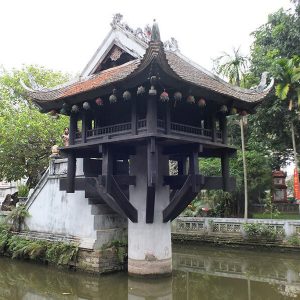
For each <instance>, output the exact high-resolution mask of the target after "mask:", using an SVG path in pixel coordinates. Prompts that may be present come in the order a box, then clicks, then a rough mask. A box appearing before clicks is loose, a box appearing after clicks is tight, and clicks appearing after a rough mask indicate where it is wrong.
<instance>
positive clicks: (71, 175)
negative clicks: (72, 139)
mask: <svg viewBox="0 0 300 300" xmlns="http://www.w3.org/2000/svg"><path fill="white" fill-rule="evenodd" d="M75 175H76V157H75V154H74V153H69V154H68V171H67V188H66V192H67V193H74V192H75Z"/></svg>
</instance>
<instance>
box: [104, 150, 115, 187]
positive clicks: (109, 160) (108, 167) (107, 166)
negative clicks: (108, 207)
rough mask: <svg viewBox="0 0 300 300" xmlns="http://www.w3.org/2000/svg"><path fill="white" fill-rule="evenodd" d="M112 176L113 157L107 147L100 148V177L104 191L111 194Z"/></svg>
mask: <svg viewBox="0 0 300 300" xmlns="http://www.w3.org/2000/svg"><path fill="white" fill-rule="evenodd" d="M112 175H113V155H112V152H111V151H110V149H109V147H108V146H107V145H103V148H102V176H103V178H104V180H105V184H104V191H105V192H107V193H110V192H111V176H112Z"/></svg>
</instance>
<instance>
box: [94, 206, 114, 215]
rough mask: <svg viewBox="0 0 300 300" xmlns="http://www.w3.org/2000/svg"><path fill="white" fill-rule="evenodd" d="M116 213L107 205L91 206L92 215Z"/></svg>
mask: <svg viewBox="0 0 300 300" xmlns="http://www.w3.org/2000/svg"><path fill="white" fill-rule="evenodd" d="M115 213H116V212H115V211H114V210H113V209H112V208H110V207H109V206H108V205H107V204H92V212H91V214H92V215H106V214H115Z"/></svg>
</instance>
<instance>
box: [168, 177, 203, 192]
mask: <svg viewBox="0 0 300 300" xmlns="http://www.w3.org/2000/svg"><path fill="white" fill-rule="evenodd" d="M188 176H191V177H192V178H193V180H195V182H196V185H197V186H199V188H200V187H202V186H203V185H204V176H203V175H200V174H198V175H175V176H164V179H163V185H168V186H169V187H170V189H171V190H178V189H180V188H181V187H182V186H183V184H184V182H185V181H186V180H187V178H188Z"/></svg>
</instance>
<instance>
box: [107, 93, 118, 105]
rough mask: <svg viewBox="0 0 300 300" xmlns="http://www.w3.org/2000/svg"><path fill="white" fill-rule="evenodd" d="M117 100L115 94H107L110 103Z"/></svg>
mask: <svg viewBox="0 0 300 300" xmlns="http://www.w3.org/2000/svg"><path fill="white" fill-rule="evenodd" d="M117 100H118V98H117V96H116V95H114V94H111V95H110V96H109V102H110V103H116V102H117Z"/></svg>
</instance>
